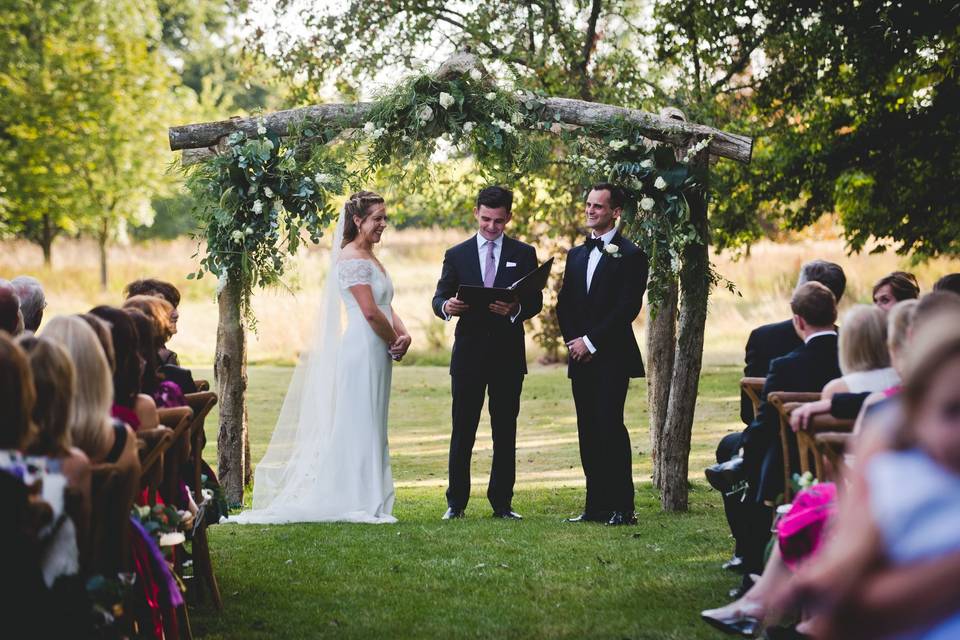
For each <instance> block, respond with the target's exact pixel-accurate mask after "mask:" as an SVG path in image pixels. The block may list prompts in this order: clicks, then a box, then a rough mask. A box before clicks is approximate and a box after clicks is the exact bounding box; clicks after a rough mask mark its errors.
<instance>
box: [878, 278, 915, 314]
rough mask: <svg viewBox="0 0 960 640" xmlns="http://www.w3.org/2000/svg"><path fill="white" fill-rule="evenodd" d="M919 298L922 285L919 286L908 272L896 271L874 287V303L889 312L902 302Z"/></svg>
mask: <svg viewBox="0 0 960 640" xmlns="http://www.w3.org/2000/svg"><path fill="white" fill-rule="evenodd" d="M918 297H920V285H919V284H917V278H916V276H914V275H913V274H912V273H907V272H906V271H894V272H893V273H891V274H890V275H886V276H884V277H882V278H880V279H879V280H877V283H876V284H875V285H873V303H874V304H875V305H877V306H878V307H880V308H881V309H883V310H884V311H889V310H890V308H891V307H892V306H893V305H895V304H897V303H898V302H900V301H902V300H915V299H916V298H918Z"/></svg>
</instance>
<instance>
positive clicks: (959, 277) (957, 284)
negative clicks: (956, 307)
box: [933, 273, 960, 295]
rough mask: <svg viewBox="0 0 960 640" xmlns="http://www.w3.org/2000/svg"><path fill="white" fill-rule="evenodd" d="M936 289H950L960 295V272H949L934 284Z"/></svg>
mask: <svg viewBox="0 0 960 640" xmlns="http://www.w3.org/2000/svg"><path fill="white" fill-rule="evenodd" d="M933 290H934V291H950V292H951V293H956V294H958V295H960V273H948V274H947V275H945V276H943V277H942V278H940V279H939V280H937V282H936V283H935V284H934V285H933Z"/></svg>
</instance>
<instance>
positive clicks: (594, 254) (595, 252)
mask: <svg viewBox="0 0 960 640" xmlns="http://www.w3.org/2000/svg"><path fill="white" fill-rule="evenodd" d="M616 233H617V225H613V229H610V231H607V232H606V233H605V234H603V235H602V236H600V239H601V240H603V246H607V245H608V244H610V241H611V240H613V236H614V235H616ZM591 235H592V236H593V237H594V238H596V237H597V235H596V234H591ZM602 257H603V254H602V253H601V252H600V250H599V249H597V248H596V247H593V248H592V249H591V250H590V255H589V256H588V257H587V293H590V284H591V283H592V282H593V274H594V273H596V271H597V265H598V264H600V258H602ZM583 344H585V345H587V349H589V350H590V353H596V352H597V348H596V347H595V346H593V343H592V342H590V338H588V337H587V336H583Z"/></svg>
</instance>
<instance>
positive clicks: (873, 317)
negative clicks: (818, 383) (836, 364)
mask: <svg viewBox="0 0 960 640" xmlns="http://www.w3.org/2000/svg"><path fill="white" fill-rule="evenodd" d="M839 334H840V340H839V350H840V371H841V372H842V373H843V376H842V377H840V378H837V379H836V380H831V381H830V382H828V383H827V386H825V387H824V388H823V398H824V399H829V398H832V397H833V396H834V394H837V393H864V392H868V391H869V392H873V391H883V390H884V389H888V388H890V387H894V386H896V385H898V384H900V376H899V375H898V374H897V372H896V370H895V369H894V368H893V367H892V366H890V352H889V351H888V350H887V314H886V312H885V311H883V310H882V309H880V308H879V307H875V306H872V305H865V304H858V305H855V306H854V307H852V308H851V309H850V310H849V311H847V313H846V314H844V316H843V325H842V329H841V330H840V332H839Z"/></svg>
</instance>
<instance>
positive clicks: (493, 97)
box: [483, 91, 497, 100]
mask: <svg viewBox="0 0 960 640" xmlns="http://www.w3.org/2000/svg"><path fill="white" fill-rule="evenodd" d="M483 97H484V98H486V99H487V100H496V98H497V94H496V92H494V91H491V92H490V93H488V94H486V95H484V96H483Z"/></svg>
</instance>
